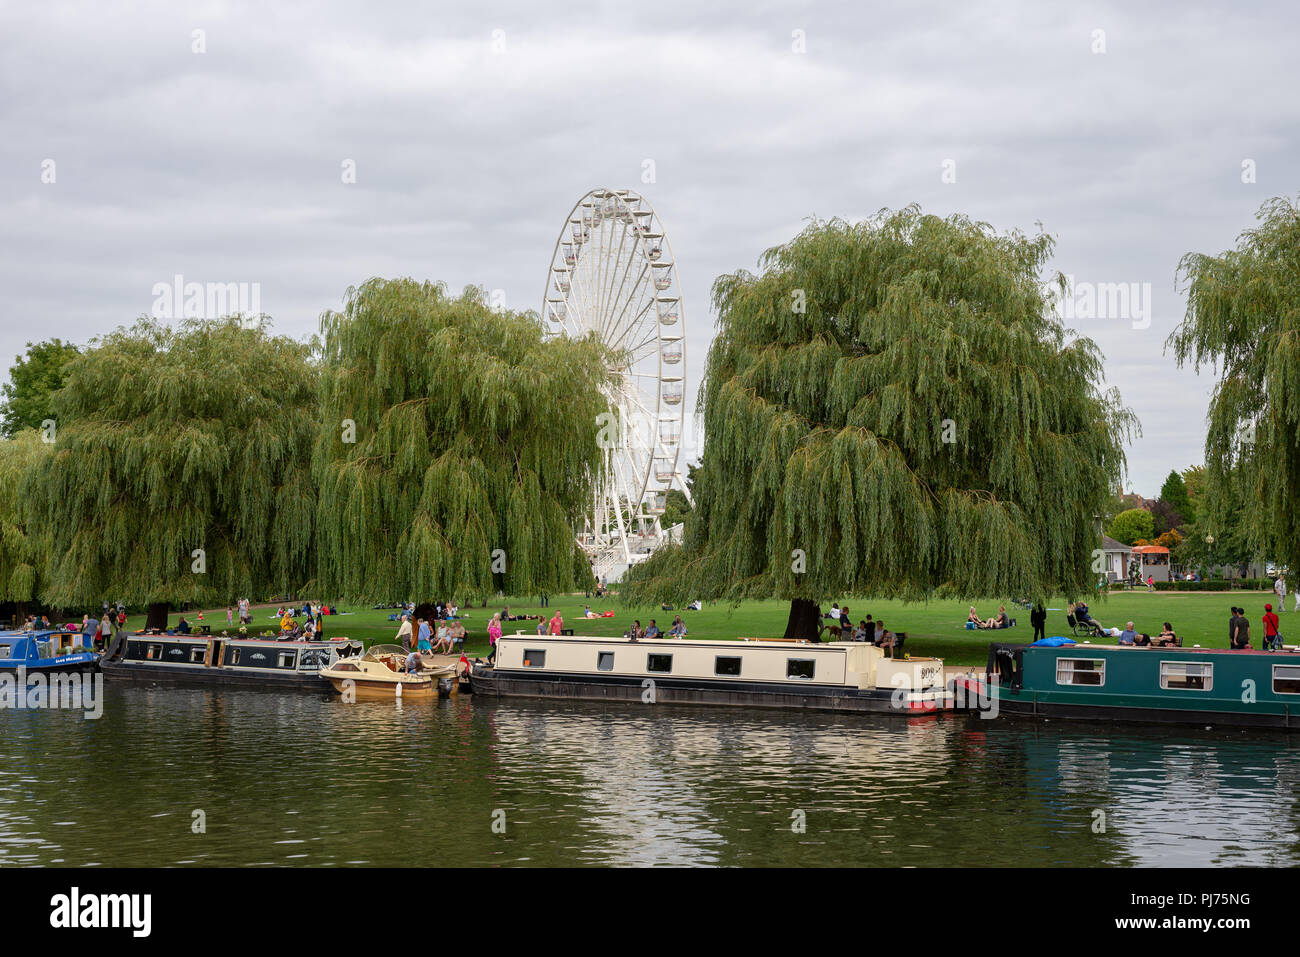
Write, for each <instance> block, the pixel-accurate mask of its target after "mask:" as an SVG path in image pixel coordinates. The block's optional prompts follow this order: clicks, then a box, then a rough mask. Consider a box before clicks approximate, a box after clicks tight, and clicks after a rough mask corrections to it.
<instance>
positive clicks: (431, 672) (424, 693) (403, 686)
mask: <svg viewBox="0 0 1300 957" xmlns="http://www.w3.org/2000/svg"><path fill="white" fill-rule="evenodd" d="M406 655H407V652H406V650H405V649H403V648H400V647H398V646H397V645H373V646H371V648H370V650H369V651H367V652H366V654H365V657H356V656H353V657H351V658H347V659H344V660H341V661H336V662H334V663H333V664H331V665H330V666H329V667H328V668H324V669H322V670H321V677H322V678H324V679H325V680H326V681H328V682H329V683H330V684H331V685H333V687H334V690H335V691H337V692H338V693H339V694H341V695H344V696H345V697H351V698H352V700H355V701H392V700H394V699H403V700H404V699H420V698H432V697H434V696H435V695H437V696H439V697H444V698H445V697H449V696H450V695H453V694H455V693H456V668H455V666H454V665H444V666H438V667H429V668H422V669H421V670H420V671H418V672H415V673H413V674H408V673H407V672H405V671H403V670H402V666H403V665H404V664H405V662H406Z"/></svg>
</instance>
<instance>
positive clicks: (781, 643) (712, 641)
mask: <svg viewBox="0 0 1300 957" xmlns="http://www.w3.org/2000/svg"><path fill="white" fill-rule="evenodd" d="M501 637H502V638H527V639H530V640H532V641H583V642H591V643H592V644H602V645H611V644H619V645H632V644H635V645H644V646H645V647H647V648H659V647H664V648H672V647H674V646H678V645H682V646H689V647H691V648H702V647H705V646H707V645H717V646H718V647H722V648H735V647H736V646H737V645H739V646H741V647H744V648H800V649H803V650H805V651H807V650H809V649H815V648H863V647H867V646H868V643H867V642H863V641H818V642H813V641H794V640H786V639H784V638H691V637H689V636H687V637H685V638H679V637H671V638H668V637H659V638H639V639H637V640H636V641H633V640H632V639H631V638H624V637H623V636H622V635H618V636H615V637H608V636H606V637H603V638H602V637H601V636H599V635H538V634H535V633H533V632H528V631H516V632H514V633H513V634H508V635H502V636H501Z"/></svg>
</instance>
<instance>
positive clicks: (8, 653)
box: [0, 645, 14, 658]
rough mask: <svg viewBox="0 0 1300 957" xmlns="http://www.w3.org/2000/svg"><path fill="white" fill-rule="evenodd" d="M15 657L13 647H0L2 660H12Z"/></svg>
mask: <svg viewBox="0 0 1300 957" xmlns="http://www.w3.org/2000/svg"><path fill="white" fill-rule="evenodd" d="M13 656H14V646H13V645H0V658H12V657H13Z"/></svg>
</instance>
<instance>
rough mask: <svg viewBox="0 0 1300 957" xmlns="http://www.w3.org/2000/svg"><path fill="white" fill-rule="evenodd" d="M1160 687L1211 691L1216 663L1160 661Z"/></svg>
mask: <svg viewBox="0 0 1300 957" xmlns="http://www.w3.org/2000/svg"><path fill="white" fill-rule="evenodd" d="M1160 687H1162V688H1166V689H1171V688H1172V689H1174V690H1179V689H1181V690H1184V691H1211V690H1213V688H1214V665H1212V664H1209V663H1208V662H1199V661H1162V662H1160Z"/></svg>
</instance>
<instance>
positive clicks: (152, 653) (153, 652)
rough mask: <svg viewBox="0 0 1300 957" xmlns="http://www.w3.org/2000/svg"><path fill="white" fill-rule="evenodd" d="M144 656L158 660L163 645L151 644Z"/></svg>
mask: <svg viewBox="0 0 1300 957" xmlns="http://www.w3.org/2000/svg"><path fill="white" fill-rule="evenodd" d="M144 656H145V658H147V659H149V660H156V659H158V658H161V657H162V645H150V646H149V647H148V648H146V649H145V652H144Z"/></svg>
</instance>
